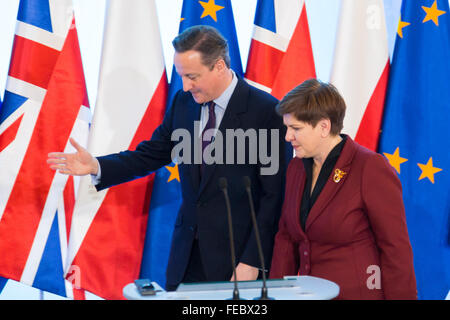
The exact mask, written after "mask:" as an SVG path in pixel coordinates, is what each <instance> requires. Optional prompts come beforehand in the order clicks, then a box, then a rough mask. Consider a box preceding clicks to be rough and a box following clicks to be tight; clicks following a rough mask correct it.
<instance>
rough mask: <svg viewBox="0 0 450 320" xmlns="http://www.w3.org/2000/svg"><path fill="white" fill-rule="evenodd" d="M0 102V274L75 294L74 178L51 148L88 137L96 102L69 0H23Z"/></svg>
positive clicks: (68, 147) (69, 149) (67, 148)
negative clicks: (70, 263)
mask: <svg viewBox="0 0 450 320" xmlns="http://www.w3.org/2000/svg"><path fill="white" fill-rule="evenodd" d="M17 20H18V21H17V26H16V33H15V37H14V44H13V50H12V54H11V62H10V68H9V72H8V79H7V85H6V91H5V98H4V102H3V104H2V106H1V109H0V257H1V258H0V275H1V276H3V277H6V278H10V279H15V280H18V281H21V282H23V283H25V284H28V285H32V286H34V287H37V288H40V289H43V290H46V291H50V292H53V293H56V294H59V295H64V296H69V297H72V296H73V295H72V286H71V284H70V283H69V282H67V281H64V269H65V267H66V263H67V261H66V256H67V239H68V230H69V229H70V222H71V210H70V202H71V201H72V202H73V197H74V192H73V190H74V189H75V188H76V187H75V185H74V179H73V178H70V179H69V180H68V177H67V176H65V175H61V174H59V173H56V172H55V171H53V170H51V169H49V167H48V165H47V163H46V160H47V154H48V153H49V152H52V151H55V150H64V152H73V151H75V149H74V148H73V147H72V146H71V145H70V144H69V143H68V140H69V137H70V136H72V137H74V138H75V139H77V140H78V141H80V144H81V145H86V142H87V136H88V130H89V122H90V114H91V113H90V110H89V104H88V99H87V94H86V87H85V79H84V74H83V68H82V62H81V55H80V48H79V45H78V36H77V30H76V27H75V20H74V15H73V9H72V1H71V0H48V1H38V0H28V1H23V0H22V1H20V4H19V12H18V16H17Z"/></svg>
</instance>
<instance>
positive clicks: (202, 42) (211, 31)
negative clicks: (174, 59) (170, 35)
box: [172, 25, 230, 69]
mask: <svg viewBox="0 0 450 320" xmlns="http://www.w3.org/2000/svg"><path fill="white" fill-rule="evenodd" d="M172 44H173V47H174V48H175V51H176V52H178V53H183V52H186V51H189V50H194V51H198V52H200V53H201V55H202V63H203V64H204V65H205V66H208V67H210V68H211V69H212V68H213V66H214V64H215V63H216V62H217V61H218V60H219V59H220V58H222V59H223V60H224V61H225V64H226V66H227V67H228V68H230V54H229V50H228V43H227V40H226V39H225V38H224V37H223V36H222V35H221V34H220V32H219V31H217V29H215V28H213V27H210V26H204V25H201V26H193V27H190V28H188V29H186V30H184V31H183V32H182V33H180V34H179V35H178V36H177V37H175V39H173V41H172Z"/></svg>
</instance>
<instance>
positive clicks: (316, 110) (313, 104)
mask: <svg viewBox="0 0 450 320" xmlns="http://www.w3.org/2000/svg"><path fill="white" fill-rule="evenodd" d="M345 108H346V107H345V102H344V99H343V98H342V96H341V95H340V94H339V92H338V90H337V89H336V87H335V86H333V85H332V84H330V83H324V82H321V81H319V80H317V79H309V80H306V81H304V82H303V83H302V84H300V85H298V86H297V87H295V88H294V89H292V90H291V91H289V92H288V93H287V94H286V95H285V96H284V98H283V99H282V100H281V101H280V102H279V103H278V107H277V110H278V113H279V114H280V115H281V116H283V115H285V114H292V115H293V116H294V117H295V118H296V119H297V120H298V121H303V122H305V123H308V124H310V125H311V126H313V127H315V126H316V125H317V123H318V122H319V121H320V120H322V119H329V120H330V122H331V131H330V133H331V134H332V135H338V134H339V133H340V132H341V130H342V128H343V126H344V116H345Z"/></svg>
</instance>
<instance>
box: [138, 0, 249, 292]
mask: <svg viewBox="0 0 450 320" xmlns="http://www.w3.org/2000/svg"><path fill="white" fill-rule="evenodd" d="M194 25H209V26H213V27H215V28H216V29H218V30H219V31H220V33H221V34H222V35H223V36H224V37H225V38H226V39H227V40H228V46H229V49H230V58H231V68H232V69H233V70H234V72H235V73H236V74H237V75H238V76H242V75H243V71H242V62H241V56H240V53H239V46H238V41H237V36H236V28H235V25H234V17H233V9H232V7H231V0H205V1H192V0H185V1H183V7H182V11H181V21H180V29H179V32H180V33H181V32H183V31H184V30H185V29H187V28H189V27H192V26H194ZM182 87H183V86H182V82H181V78H180V77H179V76H178V75H177V73H176V71H175V67H174V68H173V71H172V78H171V82H170V87H169V94H168V97H167V106H168V108H169V106H170V105H171V102H172V99H173V97H174V95H175V93H176V92H177V91H178V90H180V89H182ZM168 108H167V109H168ZM167 109H166V112H167ZM180 204H181V190H180V182H179V175H178V168H177V167H176V165H175V164H173V163H172V164H171V165H170V166H167V167H165V168H161V169H159V170H158V171H157V172H156V175H155V180H154V184H153V192H152V199H151V202H150V210H149V218H148V226H147V234H146V240H145V245H144V254H143V257H142V264H141V274H140V277H141V278H149V279H151V280H152V281H155V282H157V283H158V284H159V285H161V286H162V287H165V283H166V268H167V262H168V259H169V251H170V245H171V241H172V232H173V227H174V224H175V220H176V217H177V214H178V209H179V207H180Z"/></svg>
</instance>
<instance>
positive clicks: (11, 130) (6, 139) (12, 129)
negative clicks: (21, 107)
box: [0, 114, 23, 152]
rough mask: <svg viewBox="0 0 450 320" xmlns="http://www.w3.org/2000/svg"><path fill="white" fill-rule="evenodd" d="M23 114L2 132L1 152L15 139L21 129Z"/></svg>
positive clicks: (0, 140)
mask: <svg viewBox="0 0 450 320" xmlns="http://www.w3.org/2000/svg"><path fill="white" fill-rule="evenodd" d="M22 118H23V114H22V115H21V116H20V118H19V119H17V120H16V121H14V122H13V124H12V125H10V126H9V127H8V129H6V130H5V131H3V133H2V134H0V152H2V151H3V150H4V149H5V148H6V147H7V146H9V144H10V143H11V142H13V141H14V139H15V138H16V135H17V131H19V127H20V123H21V122H22Z"/></svg>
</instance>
